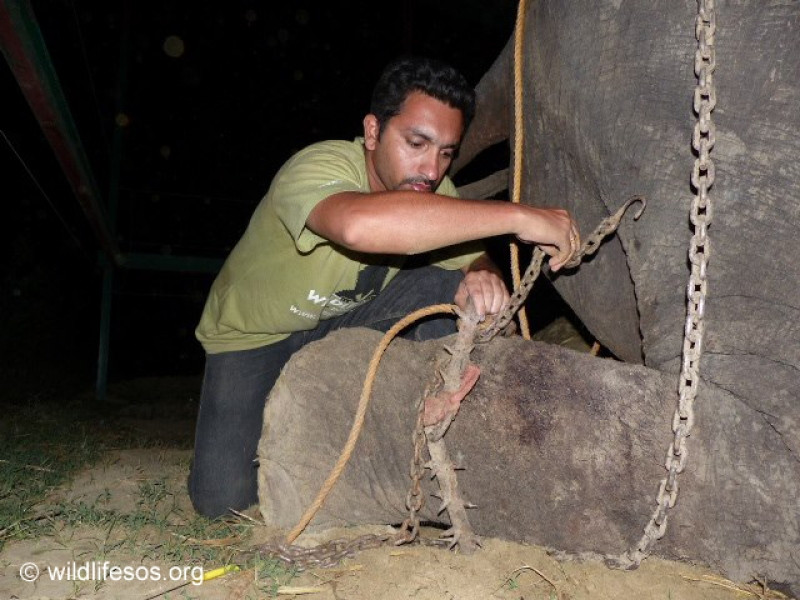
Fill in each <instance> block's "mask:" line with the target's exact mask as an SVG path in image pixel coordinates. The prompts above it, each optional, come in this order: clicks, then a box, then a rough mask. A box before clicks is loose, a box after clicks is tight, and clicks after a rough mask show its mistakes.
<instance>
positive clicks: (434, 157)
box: [420, 150, 442, 181]
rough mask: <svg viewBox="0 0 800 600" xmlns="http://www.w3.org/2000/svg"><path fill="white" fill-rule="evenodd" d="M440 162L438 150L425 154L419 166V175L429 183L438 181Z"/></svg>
mask: <svg viewBox="0 0 800 600" xmlns="http://www.w3.org/2000/svg"><path fill="white" fill-rule="evenodd" d="M441 160H442V158H441V156H440V155H439V152H438V150H435V151H431V152H426V153H425V156H423V158H422V163H421V164H420V175H424V176H425V177H427V178H428V179H429V180H430V181H438V180H439V168H440V167H441Z"/></svg>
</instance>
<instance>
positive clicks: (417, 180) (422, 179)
mask: <svg viewBox="0 0 800 600" xmlns="http://www.w3.org/2000/svg"><path fill="white" fill-rule="evenodd" d="M420 183H421V184H424V185H426V186H428V187H429V188H430V189H433V187H434V186H435V185H436V181H435V180H433V179H428V178H427V177H409V178H408V179H404V180H403V181H401V182H400V185H417V184H420Z"/></svg>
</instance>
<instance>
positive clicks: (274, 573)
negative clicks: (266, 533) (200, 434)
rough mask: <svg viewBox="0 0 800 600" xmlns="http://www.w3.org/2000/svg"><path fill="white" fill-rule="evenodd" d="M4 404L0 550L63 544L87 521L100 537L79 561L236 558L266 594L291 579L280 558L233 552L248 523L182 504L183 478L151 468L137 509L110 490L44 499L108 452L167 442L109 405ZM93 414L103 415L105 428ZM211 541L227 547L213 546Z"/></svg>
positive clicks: (208, 562) (209, 562)
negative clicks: (26, 543) (30, 542)
mask: <svg viewBox="0 0 800 600" xmlns="http://www.w3.org/2000/svg"><path fill="white" fill-rule="evenodd" d="M0 409H2V410H3V417H2V420H0V551H2V549H3V547H4V546H5V544H7V543H9V542H12V541H17V540H26V539H37V538H42V537H47V538H52V539H53V540H55V541H56V542H62V543H64V544H65V545H66V544H68V543H69V541H70V537H71V536H72V535H73V534H74V531H75V530H76V528H78V527H81V528H87V527H89V528H95V529H98V530H100V532H101V534H100V535H99V536H97V539H98V541H97V542H96V544H95V547H94V548H93V550H92V551H91V552H90V553H89V554H90V555H84V556H81V557H79V558H80V559H81V560H102V559H105V558H106V557H107V556H109V555H111V554H112V553H115V552H124V553H126V554H132V555H135V556H137V557H141V558H142V559H151V560H157V561H164V562H168V563H176V564H182V565H202V566H204V567H206V568H209V569H211V568H215V567H218V566H220V565H224V564H230V563H235V564H239V565H240V566H241V567H242V568H255V569H256V572H257V579H258V581H259V582H260V584H261V585H260V587H261V588H262V591H263V592H265V593H267V594H270V595H274V593H275V591H276V590H277V588H278V587H279V586H280V585H285V584H286V583H288V582H289V581H290V580H291V579H292V578H293V577H294V575H295V573H294V572H293V571H291V570H287V569H286V568H285V567H284V566H283V565H282V564H281V563H280V562H278V561H271V560H263V559H261V558H259V557H257V556H253V555H252V554H241V552H240V551H239V550H237V548H244V547H245V546H246V545H247V544H246V542H247V540H248V539H249V537H250V534H251V531H252V528H253V523H251V522H249V521H246V520H245V519H241V518H236V517H232V518H230V519H222V520H213V521H212V520H209V519H206V518H205V517H202V516H200V515H198V514H197V513H195V512H194V511H193V510H191V509H189V510H186V509H182V508H181V506H180V503H179V502H178V500H179V498H178V497H179V495H181V494H183V495H185V494H186V490H185V489H184V488H185V485H184V484H183V482H181V489H171V485H172V487H174V485H175V484H174V483H172V482H170V481H168V480H167V479H166V478H165V477H164V476H163V475H161V474H159V473H157V472H154V473H152V474H151V475H152V477H148V478H147V479H145V480H143V481H141V482H140V483H139V484H138V490H137V496H136V498H135V503H134V504H135V508H133V509H132V510H131V511H129V512H121V511H120V510H117V509H114V508H111V507H110V504H109V500H110V499H111V496H112V492H111V490H108V489H105V490H104V491H103V492H101V493H99V494H98V495H97V497H96V498H94V499H89V500H87V499H83V500H76V501H64V500H56V501H53V500H50V501H49V502H48V501H47V500H48V497H49V495H50V494H51V492H53V491H54V490H55V489H56V488H58V487H59V486H61V485H63V484H64V483H66V482H68V481H69V480H70V479H71V478H72V477H73V476H74V475H75V474H76V473H77V472H79V471H81V470H83V469H85V468H87V467H89V466H91V465H94V464H96V463H98V462H99V461H101V460H102V458H103V456H105V455H106V454H107V453H108V452H110V451H111V450H120V449H126V448H143V447H144V448H147V447H151V448H165V447H167V446H165V442H164V441H163V439H160V440H159V439H150V438H148V437H147V435H146V434H145V435H143V434H142V433H141V431H134V430H127V429H125V428H124V427H122V426H118V425H117V424H116V423H113V415H112V416H109V415H108V414H105V415H104V414H102V413H104V412H108V409H105V410H104V409H102V407H97V406H96V405H91V404H90V405H89V407H88V408H87V407H86V406H82V405H80V404H75V405H63V404H62V405H57V404H54V403H47V404H39V403H31V404H30V405H28V406H24V407H19V406H16V407H13V406H12V407H5V408H3V407H2V406H0ZM90 409H91V410H90ZM109 418H110V419H112V422H109V421H108V419H109ZM99 420H105V421H106V422H105V424H104V425H103V426H102V428H100V427H98V425H97V424H96V422H97V421H99ZM176 445H177V446H178V447H181V446H182V445H184V444H182V443H181V442H178V443H177V444H176ZM51 497H58V496H51ZM183 505H184V506H185V505H186V502H185V501H184V502H183ZM210 540H230V541H231V543H226V544H224V545H220V546H215V545H213V543H211V542H210ZM173 597H180V598H184V597H186V596H180V595H177V594H175V595H173Z"/></svg>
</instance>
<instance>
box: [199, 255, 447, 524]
mask: <svg viewBox="0 0 800 600" xmlns="http://www.w3.org/2000/svg"><path fill="white" fill-rule="evenodd" d="M462 279H463V274H462V273H461V271H446V270H444V269H439V268H437V267H419V268H415V269H408V270H403V271H400V273H398V275H397V276H396V277H395V278H394V279H393V280H392V281H391V283H390V284H389V285H388V286H387V287H386V289H385V290H383V291H382V292H381V293H380V294H378V296H377V297H376V298H375V299H373V300H372V301H371V302H368V303H367V304H365V305H363V306H360V307H359V308H357V309H355V310H353V311H351V312H349V313H346V314H344V315H342V316H340V317H337V318H334V319H329V320H326V321H322V322H320V324H319V326H318V327H317V328H316V329H313V330H311V331H300V332H297V333H293V334H292V335H290V336H289V337H288V338H287V339H285V340H282V341H281V342H278V343H277V344H271V345H269V346H263V347H261V348H256V349H253V350H243V351H238V352H223V353H220V354H209V355H206V368H205V374H204V377H203V390H202V393H201V395H200V408H199V412H198V416H197V430H196V433H195V444H194V461H193V463H192V468H191V473H190V475H189V496H190V497H191V499H192V504H194V507H195V510H197V512H199V513H200V514H203V515H205V516H207V517H212V518H213V517H218V516H221V515H223V514H225V513H227V512H228V509H229V508H233V509H235V510H243V509H245V508H247V507H248V506H251V505H252V504H255V503H256V502H258V485H257V478H256V475H257V468H258V464H257V462H256V450H257V447H258V441H259V438H260V437H261V430H262V428H263V427H262V420H263V412H264V404H265V402H266V400H267V396H268V395H269V392H270V390H271V389H272V386H273V385H274V384H275V380H276V379H277V378H278V375H279V374H280V371H281V369H282V368H283V365H284V364H286V361H288V360H289V358H290V357H291V356H292V354H294V353H295V352H297V351H298V350H299V349H300V348H302V347H303V346H305V345H306V344H308V343H309V342H313V341H315V340H318V339H320V338H323V337H325V335H327V334H328V333H329V332H331V331H333V330H334V329H341V328H343V327H369V328H371V329H377V330H380V331H388V329H389V328H390V327H391V326H392V325H394V324H395V323H396V322H397V321H399V320H400V319H402V318H403V317H404V316H406V315H407V314H408V313H410V312H413V311H414V310H417V309H418V308H422V307H424V306H428V305H430V304H439V303H449V302H452V301H453V297H454V296H455V293H456V288H457V287H458V284H459V283H460V282H461V280H462ZM455 331H456V325H455V320H454V319H453V318H452V317H447V316H444V317H438V318H437V317H434V318H430V317H429V318H427V319H426V320H424V321H420V322H418V323H416V324H414V325H412V326H411V328H410V329H409V330H408V331H406V332H404V334H403V337H407V338H410V339H414V340H418V341H422V340H428V339H434V338H439V337H443V336H446V335H450V334H451V333H455Z"/></svg>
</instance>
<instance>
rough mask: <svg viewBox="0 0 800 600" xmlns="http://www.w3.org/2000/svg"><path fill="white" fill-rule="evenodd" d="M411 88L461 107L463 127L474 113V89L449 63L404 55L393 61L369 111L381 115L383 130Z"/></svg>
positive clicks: (381, 81) (385, 73)
mask: <svg viewBox="0 0 800 600" xmlns="http://www.w3.org/2000/svg"><path fill="white" fill-rule="evenodd" d="M411 92H422V93H424V94H427V95H428V96H431V97H433V98H436V99H437V100H439V101H440V102H444V103H445V104H447V105H448V106H450V107H452V108H456V109H458V110H460V111H461V114H462V115H463V117H464V131H466V130H467V127H468V126H469V124H470V121H472V117H473V116H474V115H475V90H473V89H472V88H471V87H470V86H469V84H468V83H467V80H466V79H465V78H464V76H463V75H462V74H461V73H459V72H458V71H457V70H456V69H454V68H453V67H451V66H450V65H448V64H446V63H444V62H441V61H438V60H435V59H432V58H421V57H404V58H400V59H398V60H395V61H394V62H392V63H390V64H389V65H388V66H387V67H386V68H385V69H384V70H383V73H381V76H380V78H379V79H378V83H376V84H375V89H374V90H373V91H372V102H371V104H370V112H371V113H372V114H373V115H375V116H376V117H377V118H378V122H379V123H380V130H381V131H383V128H384V126H385V125H386V123H388V121H389V119H391V118H392V117H394V116H395V115H397V114H399V113H400V109H401V108H402V107H403V102H405V100H406V98H407V97H408V95H409V94H410V93H411Z"/></svg>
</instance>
